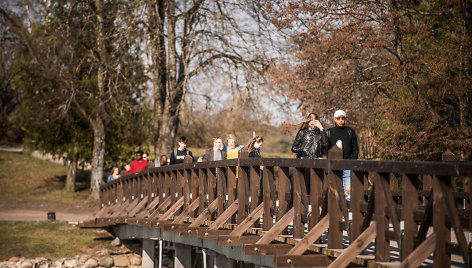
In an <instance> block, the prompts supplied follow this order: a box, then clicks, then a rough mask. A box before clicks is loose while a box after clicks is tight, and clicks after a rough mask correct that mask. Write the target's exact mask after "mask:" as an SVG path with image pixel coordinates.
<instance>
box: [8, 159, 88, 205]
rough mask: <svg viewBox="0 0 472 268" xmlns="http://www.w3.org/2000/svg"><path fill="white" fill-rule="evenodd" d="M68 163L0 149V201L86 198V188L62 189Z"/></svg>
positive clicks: (54, 200) (75, 200)
mask: <svg viewBox="0 0 472 268" xmlns="http://www.w3.org/2000/svg"><path fill="white" fill-rule="evenodd" d="M66 175H67V166H63V165H59V164H55V163H52V162H49V161H45V160H40V159H36V158H33V157H31V156H29V155H28V154H26V153H24V154H21V153H10V152H0V185H2V187H0V202H2V201H5V202H26V201H28V202H34V201H47V202H61V203H66V204H73V203H77V201H80V200H86V199H87V197H88V195H89V191H88V190H82V191H79V192H75V193H69V192H65V191H63V190H62V189H63V187H64V183H65V177H66Z"/></svg>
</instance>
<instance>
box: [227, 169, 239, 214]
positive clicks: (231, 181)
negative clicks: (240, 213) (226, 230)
mask: <svg viewBox="0 0 472 268" xmlns="http://www.w3.org/2000/svg"><path fill="white" fill-rule="evenodd" d="M237 168H238V167H237V166H228V167H227V169H226V170H227V171H228V176H227V181H228V183H227V186H228V191H227V194H228V204H232V203H233V202H234V200H236V199H237V192H236V169H237ZM230 223H236V215H233V216H232V217H231V219H230Z"/></svg>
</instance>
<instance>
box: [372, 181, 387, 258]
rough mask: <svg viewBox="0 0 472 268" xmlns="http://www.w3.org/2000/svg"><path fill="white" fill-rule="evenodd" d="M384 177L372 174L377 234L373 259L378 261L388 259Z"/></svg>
mask: <svg viewBox="0 0 472 268" xmlns="http://www.w3.org/2000/svg"><path fill="white" fill-rule="evenodd" d="M383 179H385V178H384V177H382V176H380V174H379V173H375V174H374V180H375V221H376V227H377V228H376V229H377V234H378V235H377V236H376V238H375V260H376V261H379V262H388V261H390V241H389V240H388V239H387V237H386V236H385V233H386V232H387V231H388V228H389V226H388V217H387V213H386V206H387V204H386V200H385V199H386V197H385V194H384V191H383V188H382V180H383Z"/></svg>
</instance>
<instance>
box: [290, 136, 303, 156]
mask: <svg viewBox="0 0 472 268" xmlns="http://www.w3.org/2000/svg"><path fill="white" fill-rule="evenodd" d="M302 137H303V130H299V131H298V133H297V136H296V137H295V140H294V141H293V144H292V153H296V154H299V153H301V152H302V147H301V145H302Z"/></svg>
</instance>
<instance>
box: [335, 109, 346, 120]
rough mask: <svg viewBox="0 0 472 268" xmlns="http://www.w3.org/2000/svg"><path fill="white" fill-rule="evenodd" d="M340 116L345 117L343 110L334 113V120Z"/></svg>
mask: <svg viewBox="0 0 472 268" xmlns="http://www.w3.org/2000/svg"><path fill="white" fill-rule="evenodd" d="M340 115H342V116H344V117H346V112H344V111H343V110H337V111H336V112H334V118H336V117H338V116H340Z"/></svg>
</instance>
